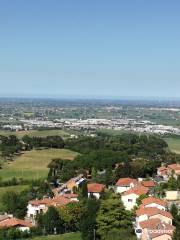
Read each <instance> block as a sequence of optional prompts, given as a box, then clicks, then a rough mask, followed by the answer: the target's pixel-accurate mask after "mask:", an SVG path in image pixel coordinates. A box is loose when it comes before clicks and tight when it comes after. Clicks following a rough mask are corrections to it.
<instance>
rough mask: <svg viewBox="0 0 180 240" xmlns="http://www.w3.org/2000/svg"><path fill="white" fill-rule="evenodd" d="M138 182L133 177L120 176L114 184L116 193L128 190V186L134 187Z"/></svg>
mask: <svg viewBox="0 0 180 240" xmlns="http://www.w3.org/2000/svg"><path fill="white" fill-rule="evenodd" d="M137 184H138V181H137V180H136V179H133V178H120V179H119V180H118V181H117V183H116V186H115V192H116V193H123V192H126V191H127V190H129V189H130V188H133V187H135V186H136V185H137Z"/></svg>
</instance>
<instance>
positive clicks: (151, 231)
mask: <svg viewBox="0 0 180 240" xmlns="http://www.w3.org/2000/svg"><path fill="white" fill-rule="evenodd" d="M174 230H175V227H174V226H172V225H170V224H166V223H163V222H161V220H160V219H159V218H152V219H148V220H145V221H142V222H140V223H139V224H138V225H137V226H136V229H135V232H136V236H137V238H138V239H141V240H152V239H153V240H162V239H163V240H172V236H173V232H174Z"/></svg>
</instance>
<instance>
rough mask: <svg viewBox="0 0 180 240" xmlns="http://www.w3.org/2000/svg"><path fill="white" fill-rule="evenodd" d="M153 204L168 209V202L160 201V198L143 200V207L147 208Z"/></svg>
mask: <svg viewBox="0 0 180 240" xmlns="http://www.w3.org/2000/svg"><path fill="white" fill-rule="evenodd" d="M151 203H156V204H158V205H160V206H163V207H166V206H167V202H165V201H163V200H161V199H159V198H155V197H148V198H145V199H143V200H142V205H141V206H142V207H143V206H146V205H149V204H151Z"/></svg>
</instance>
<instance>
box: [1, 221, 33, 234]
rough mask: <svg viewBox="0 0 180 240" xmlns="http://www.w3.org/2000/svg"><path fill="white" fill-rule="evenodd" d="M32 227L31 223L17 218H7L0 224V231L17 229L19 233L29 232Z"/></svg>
mask: <svg viewBox="0 0 180 240" xmlns="http://www.w3.org/2000/svg"><path fill="white" fill-rule="evenodd" d="M31 227H33V225H32V223H31V222H28V221H25V220H21V219H18V218H7V219H5V220H3V221H1V222H0V229H4V228H5V229H6V228H17V229H19V230H20V231H29V230H30V228H31Z"/></svg>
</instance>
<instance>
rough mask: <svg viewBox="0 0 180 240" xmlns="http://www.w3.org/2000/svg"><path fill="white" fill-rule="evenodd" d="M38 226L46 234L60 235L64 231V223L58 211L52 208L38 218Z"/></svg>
mask: <svg viewBox="0 0 180 240" xmlns="http://www.w3.org/2000/svg"><path fill="white" fill-rule="evenodd" d="M38 224H39V226H40V227H41V228H42V229H44V230H45V233H47V234H56V233H62V232H63V231H64V227H63V225H64V222H63V220H62V219H61V218H60V216H59V212H58V210H57V209H56V208H54V207H49V208H48V210H47V212H46V213H45V214H42V215H40V216H39V218H38Z"/></svg>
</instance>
